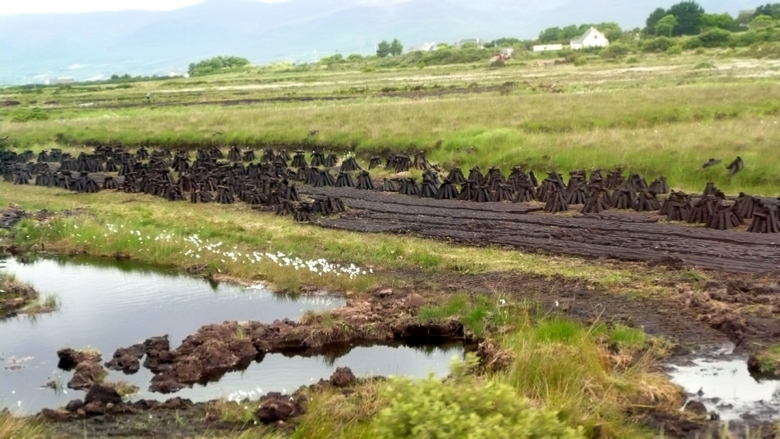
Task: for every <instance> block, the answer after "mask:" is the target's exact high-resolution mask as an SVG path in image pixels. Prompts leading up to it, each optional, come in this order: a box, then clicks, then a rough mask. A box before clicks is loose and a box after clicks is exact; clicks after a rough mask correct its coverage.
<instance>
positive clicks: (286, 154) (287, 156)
mask: <svg viewBox="0 0 780 439" xmlns="http://www.w3.org/2000/svg"><path fill="white" fill-rule="evenodd" d="M276 156H277V157H281V158H282V160H284V161H285V162H289V161H290V153H289V152H287V150H286V149H280V150H279V152H278V153H277V154H276Z"/></svg>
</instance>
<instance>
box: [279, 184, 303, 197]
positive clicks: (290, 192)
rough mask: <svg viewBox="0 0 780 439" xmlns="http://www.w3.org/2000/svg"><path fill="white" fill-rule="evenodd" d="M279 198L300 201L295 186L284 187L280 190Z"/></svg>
mask: <svg viewBox="0 0 780 439" xmlns="http://www.w3.org/2000/svg"><path fill="white" fill-rule="evenodd" d="M279 198H281V199H283V200H287V201H298V200H299V197H298V189H297V188H296V187H295V185H294V184H288V185H283V186H282V187H281V188H279Z"/></svg>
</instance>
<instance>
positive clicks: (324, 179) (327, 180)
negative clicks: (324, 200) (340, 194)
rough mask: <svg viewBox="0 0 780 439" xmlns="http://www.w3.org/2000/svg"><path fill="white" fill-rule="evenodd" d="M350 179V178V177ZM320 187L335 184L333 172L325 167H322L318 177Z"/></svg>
mask: <svg viewBox="0 0 780 439" xmlns="http://www.w3.org/2000/svg"><path fill="white" fill-rule="evenodd" d="M350 180H351V178H350ZM319 183H320V187H322V186H335V185H336V179H334V178H333V174H331V173H330V172H328V170H327V169H323V170H321V171H320V178H319Z"/></svg>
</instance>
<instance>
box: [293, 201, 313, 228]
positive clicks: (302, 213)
mask: <svg viewBox="0 0 780 439" xmlns="http://www.w3.org/2000/svg"><path fill="white" fill-rule="evenodd" d="M312 216H313V213H312V211H311V205H310V204H309V203H306V202H302V203H300V204H298V205H297V206H295V212H294V213H293V219H294V220H295V221H297V222H299V223H304V222H309V221H311V220H312Z"/></svg>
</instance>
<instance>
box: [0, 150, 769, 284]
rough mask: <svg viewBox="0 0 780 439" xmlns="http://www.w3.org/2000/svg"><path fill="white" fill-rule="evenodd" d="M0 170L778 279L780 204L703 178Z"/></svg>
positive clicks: (210, 161)
mask: <svg viewBox="0 0 780 439" xmlns="http://www.w3.org/2000/svg"><path fill="white" fill-rule="evenodd" d="M192 156H194V160H193V159H192ZM257 157H260V158H259V160H256V158H257ZM716 164H718V163H717V161H715V160H712V161H710V162H708V166H714V165H716ZM0 166H1V170H2V174H3V179H4V180H5V181H7V182H10V183H13V184H35V185H38V186H46V187H59V188H62V189H66V190H71V191H76V192H85V193H87V192H97V191H100V190H111V191H120V192H127V193H145V194H150V195H156V196H159V197H163V198H166V199H168V200H170V201H181V202H184V201H185V200H188V201H189V202H191V203H211V202H216V203H220V204H232V203H235V202H239V201H240V202H244V203H247V204H250V205H252V206H253V207H254V208H256V209H258V210H269V211H273V212H275V213H276V214H278V215H289V216H291V217H292V218H293V219H295V220H296V221H301V222H310V221H316V222H317V223H318V224H320V225H322V226H324V227H331V228H339V229H346V230H355V231H362V232H375V233H414V234H417V235H420V236H424V237H429V238H435V239H443V240H449V241H455V242H461V243H467V244H474V245H489V244H493V245H501V246H508V247H513V248H518V249H522V250H526V251H545V252H550V253H557V254H567V255H575V256H580V257H585V258H603V257H608V258H616V259H621V260H630V261H645V262H653V261H657V260H670V259H673V260H677V261H680V262H681V263H682V264H688V265H691V266H695V267H699V268H703V269H710V270H721V271H727V272H745V273H760V272H776V271H780V241H777V240H774V239H766V237H765V236H764V234H777V233H780V208H779V207H780V200H778V199H776V198H768V197H754V196H750V195H747V194H744V193H743V194H740V195H739V197H735V198H731V197H727V196H726V195H725V194H724V193H723V192H722V191H720V190H718V189H717V187H716V186H715V185H714V184H711V183H710V184H708V185H707V187H705V188H704V190H703V191H702V194H701V195H691V194H686V193H684V192H681V191H674V190H671V188H670V185H669V183H668V182H667V180H666V178H664V177H663V176H660V177H658V178H656V179H655V180H653V181H651V182H650V183H648V181H647V180H646V179H645V178H644V177H643V176H640V175H637V174H628V175H626V174H625V173H624V172H623V171H622V170H620V169H615V170H611V171H608V172H606V173H603V172H602V171H601V170H594V171H592V172H590V173H589V172H587V171H585V170H574V171H571V172H570V173H569V174H568V178H565V177H564V176H563V175H562V174H560V173H557V172H549V173H548V174H547V176H546V177H545V178H544V179H543V180H541V181H539V179H538V178H537V176H536V175H535V174H534V173H533V172H532V171H527V170H525V169H523V168H521V167H516V168H513V169H512V170H511V172H510V173H509V174H504V173H502V171H501V170H500V169H499V168H496V167H492V168H490V169H487V170H484V171H483V170H482V169H480V168H479V167H475V168H471V169H469V170H468V172H463V170H461V169H459V168H452V169H449V170H448V171H447V173H446V174H444V173H443V171H442V170H440V169H439V168H438V167H436V166H435V165H433V164H431V163H430V162H429V161H428V160H427V158H426V157H425V154H424V153H422V152H418V153H415V154H411V155H409V154H396V153H390V154H387V155H386V156H385V157H384V169H385V171H387V172H390V173H396V174H398V173H405V172H407V171H409V170H411V169H416V170H422V171H423V173H422V181H419V180H418V179H416V178H413V177H409V176H403V174H401V175H399V176H396V177H392V176H391V177H389V178H384V180H383V181H381V182H380V181H376V182H375V181H374V180H373V179H372V176H371V174H370V173H369V172H368V171H366V170H364V169H363V167H362V166H361V165H360V164H359V163H358V161H357V159H356V158H355V157H353V156H348V157H347V158H344V159H342V160H340V159H339V157H338V156H337V155H336V154H332V153H327V152H325V151H321V150H314V151H311V152H310V153H306V152H305V151H302V150H298V151H295V152H294V154H292V155H291V154H289V153H288V152H287V151H286V150H284V149H280V150H273V149H266V150H263V151H262V152H259V151H258V152H255V151H251V150H241V149H240V148H239V147H237V146H233V147H230V148H229V149H228V150H227V152H226V153H225V152H223V151H222V150H220V149H219V148H211V149H208V150H207V149H199V150H197V151H196V153H195V154H191V153H190V152H188V151H185V150H180V151H177V152H175V153H173V152H171V151H170V150H152V151H149V150H147V149H146V148H140V149H138V150H136V151H135V152H134V153H133V152H130V151H128V150H127V149H125V148H122V147H110V146H101V147H96V148H95V149H94V151H93V153H92V154H86V153H81V154H80V155H79V156H77V157H73V156H71V155H69V154H67V153H63V152H62V151H60V150H57V149H52V150H50V151H44V152H41V153H40V154H38V155H37V156H35V155H34V154H33V153H32V152H30V151H26V152H22V153H16V152H4V153H2V155H1V156H0ZM378 167H382V160H381V159H380V157H371V160H370V163H369V165H368V166H367V168H378ZM744 167H745V165H744V162H743V161H742V159H741V158H739V157H738V158H737V160H735V161H734V162H732V163H730V164H729V165H728V166H727V168H728V170H729V172H730V174H732V175H733V173H735V172H738V171H740V170H743V169H744ZM112 170H116V172H112ZM347 209H349V211H346V210H347ZM345 211H346V212H345ZM572 211H573V212H572ZM568 212H572V213H573V214H568ZM629 212H631V213H629ZM335 215H338V217H333V218H330V219H327V218H321V217H323V216H335ZM659 220H660V221H659Z"/></svg>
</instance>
